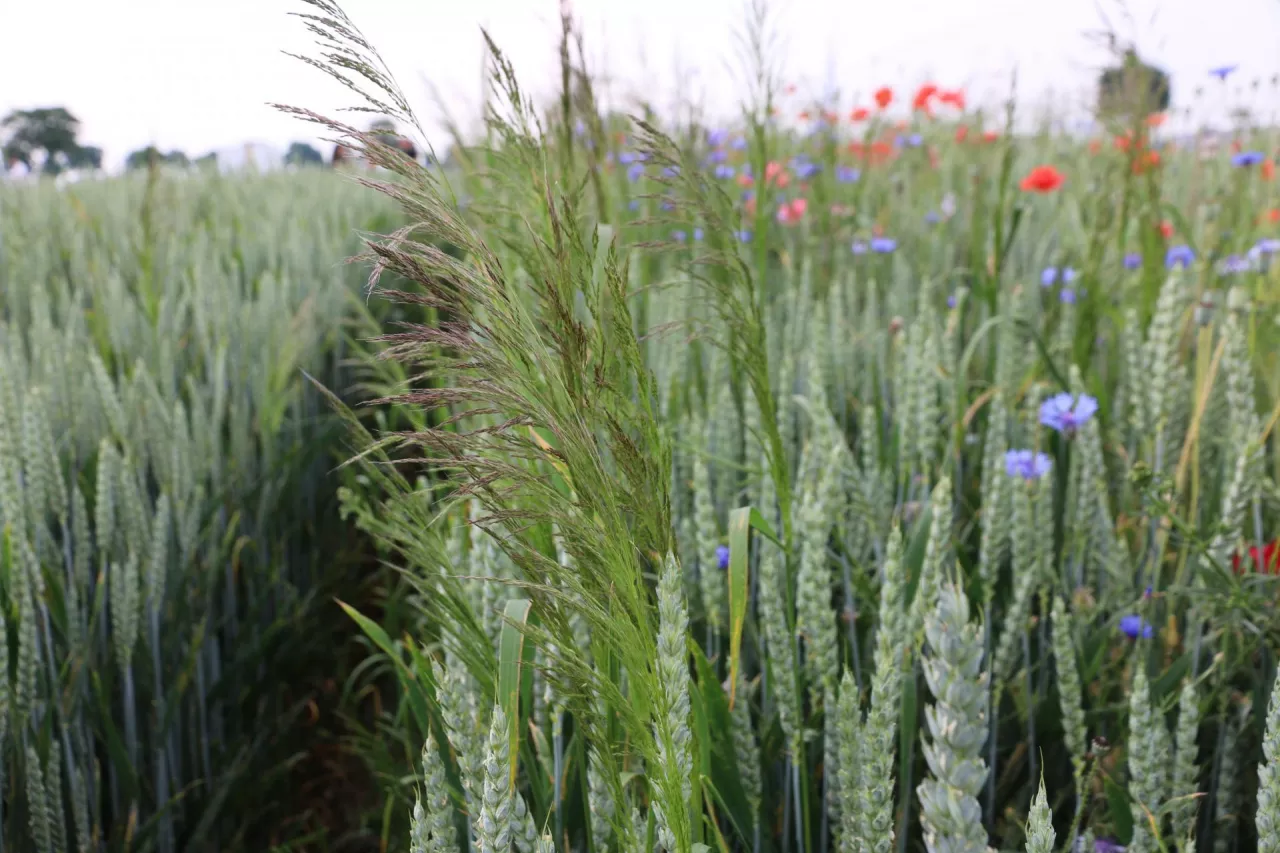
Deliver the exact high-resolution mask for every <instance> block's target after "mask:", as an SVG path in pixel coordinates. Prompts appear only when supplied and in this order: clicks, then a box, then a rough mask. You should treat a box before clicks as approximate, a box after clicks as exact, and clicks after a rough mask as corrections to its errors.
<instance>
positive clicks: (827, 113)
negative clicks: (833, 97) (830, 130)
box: [822, 110, 840, 124]
mask: <svg viewBox="0 0 1280 853" xmlns="http://www.w3.org/2000/svg"><path fill="white" fill-rule="evenodd" d="M822 120H823V121H825V122H827V123H828V124H835V123H836V122H838V121H839V120H840V116H838V115H836V114H835V113H833V112H832V111H831V110H823V112H822Z"/></svg>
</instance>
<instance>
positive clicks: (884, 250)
mask: <svg viewBox="0 0 1280 853" xmlns="http://www.w3.org/2000/svg"><path fill="white" fill-rule="evenodd" d="M896 248H898V241H897V240H895V239H893V238H892V237H872V238H871V251H873V252H876V253H877V254H881V255H887V254H889V253H890V252H892V251H893V250H894V249H896Z"/></svg>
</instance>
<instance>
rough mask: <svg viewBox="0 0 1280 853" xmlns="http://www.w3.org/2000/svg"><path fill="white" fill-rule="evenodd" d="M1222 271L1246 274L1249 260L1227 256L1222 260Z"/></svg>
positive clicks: (1237, 256) (1236, 256)
mask: <svg viewBox="0 0 1280 853" xmlns="http://www.w3.org/2000/svg"><path fill="white" fill-rule="evenodd" d="M1222 271H1223V272H1224V273H1239V272H1248V271H1249V259H1248V258H1242V257H1240V256H1239V255H1228V256H1227V257H1225V258H1223V260H1222Z"/></svg>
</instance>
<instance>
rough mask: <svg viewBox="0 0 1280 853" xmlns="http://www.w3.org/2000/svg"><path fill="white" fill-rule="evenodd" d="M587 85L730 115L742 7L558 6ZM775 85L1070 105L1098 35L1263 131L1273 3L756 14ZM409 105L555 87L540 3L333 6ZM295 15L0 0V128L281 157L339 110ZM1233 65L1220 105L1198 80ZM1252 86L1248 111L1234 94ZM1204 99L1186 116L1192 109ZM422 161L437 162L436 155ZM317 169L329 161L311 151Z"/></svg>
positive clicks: (231, 5) (1099, 59)
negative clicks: (578, 30)
mask: <svg viewBox="0 0 1280 853" xmlns="http://www.w3.org/2000/svg"><path fill="white" fill-rule="evenodd" d="M572 2H573V8H574V11H575V13H576V14H577V15H578V17H579V18H580V19H581V20H582V21H583V22H584V24H585V30H586V33H587V43H588V50H589V52H590V53H591V54H592V55H593V57H594V61H595V63H596V65H597V68H600V69H602V70H605V71H607V72H608V73H609V74H610V75H611V76H612V77H613V78H614V79H616V80H617V81H618V82H617V84H616V86H615V91H616V92H617V93H618V94H620V95H625V94H627V93H629V92H643V93H644V94H646V95H647V96H648V97H650V98H651V99H653V100H655V101H656V102H657V103H658V104H659V105H662V104H669V103H671V102H672V101H673V99H674V97H675V93H676V88H677V87H676V80H677V79H678V75H677V69H684V73H685V74H686V75H691V81H692V82H691V88H692V89H693V90H694V91H695V92H696V93H697V96H698V99H699V100H701V101H703V102H704V103H706V104H707V105H708V107H709V109H711V110H712V111H717V112H720V113H722V114H725V115H729V114H731V113H732V110H733V107H734V104H735V98H736V95H737V92H739V91H740V88H739V87H737V86H736V85H735V84H734V82H733V77H732V76H731V73H730V68H732V67H733V66H735V64H736V62H735V44H736V41H735V39H736V38H737V36H738V34H740V32H741V30H742V26H743V20H744V9H745V2H744V0H625V2H624V0H572ZM771 5H772V8H773V18H774V21H775V26H776V29H777V32H778V35H779V36H780V38H781V41H782V44H783V45H784V48H785V49H784V50H783V51H782V58H783V60H784V61H783V68H784V78H785V79H786V80H787V81H789V82H794V83H796V84H797V85H798V86H799V87H800V91H801V92H809V93H812V94H813V95H818V94H820V93H821V92H822V91H823V90H824V89H825V88H826V87H827V85H828V84H829V83H834V84H836V85H837V86H838V87H839V89H840V90H841V91H842V92H843V93H844V97H843V103H844V106H845V107H848V106H851V105H852V103H853V101H854V100H855V98H856V97H857V96H858V95H861V98H862V99H864V100H865V99H866V93H867V92H869V91H870V90H872V89H874V88H875V87H876V86H878V85H880V84H890V85H893V86H895V87H897V88H898V89H899V90H900V91H905V90H907V89H910V88H912V87H914V86H915V85H917V84H919V83H920V82H921V81H923V80H925V79H930V80H933V81H936V82H937V83H938V84H940V85H943V86H951V85H965V86H966V87H967V88H968V90H969V93H970V99H971V101H979V102H983V101H985V102H988V103H993V104H994V103H996V102H997V101H998V100H999V98H1000V97H1001V96H1002V95H1003V93H1005V92H1007V91H1008V85H1009V84H1008V81H1009V75H1010V73H1011V72H1012V71H1014V70H1015V69H1016V70H1017V72H1018V81H1019V82H1018V87H1019V92H1020V93H1021V94H1022V96H1023V100H1024V101H1026V102H1028V103H1035V104H1042V105H1043V104H1053V105H1057V106H1061V105H1064V104H1071V103H1076V104H1079V103H1081V102H1082V101H1083V100H1084V99H1085V98H1086V97H1087V96H1088V94H1089V93H1090V92H1091V91H1092V87H1093V80H1094V78H1095V75H1096V73H1097V69H1098V68H1099V67H1100V66H1101V65H1103V64H1105V63H1106V61H1107V58H1106V55H1105V53H1103V52H1101V51H1100V50H1099V49H1098V48H1097V47H1096V46H1095V44H1094V43H1093V42H1092V41H1091V40H1090V39H1089V38H1088V37H1087V35H1086V34H1087V33H1088V32H1090V31H1096V30H1099V29H1102V28H1104V27H1105V26H1106V23H1107V21H1109V22H1110V24H1111V26H1112V27H1113V28H1114V29H1115V30H1117V31H1118V33H1119V34H1120V36H1121V37H1122V38H1123V39H1126V40H1132V41H1134V42H1135V43H1136V44H1137V45H1138V48H1139V51H1140V52H1141V53H1142V54H1143V56H1144V57H1145V58H1147V59H1148V60H1150V61H1153V62H1155V63H1156V64H1159V65H1161V66H1162V67H1164V68H1166V69H1167V70H1168V71H1169V72H1170V73H1171V75H1172V77H1173V84H1174V101H1175V107H1193V108H1194V109H1195V110H1196V111H1197V115H1198V116H1203V117H1207V118H1210V119H1212V118H1219V119H1220V118H1221V116H1223V115H1225V105H1226V103H1227V102H1229V101H1233V102H1237V103H1238V102H1246V103H1248V104H1249V105H1251V106H1252V107H1253V108H1254V109H1255V111H1256V112H1258V113H1259V114H1261V115H1262V116H1264V117H1266V118H1268V119H1270V118H1274V116H1275V115H1276V114H1278V113H1280V93H1277V90H1276V88H1275V87H1274V85H1273V84H1272V82H1271V78H1272V76H1273V75H1275V74H1277V73H1280V0H1127V2H1124V3H1119V2H1117V0H789V2H788V0H773V2H772V4H771ZM343 6H344V8H345V9H346V11H347V13H348V14H349V15H350V16H351V17H352V19H353V20H354V21H355V22H356V24H357V25H358V26H359V27H360V28H361V29H362V30H363V31H364V33H365V34H366V36H368V37H369V39H370V40H371V41H372V42H373V43H374V44H375V45H376V46H377V47H378V48H379V50H380V51H381V52H382V54H383V57H384V58H385V59H386V60H387V62H388V64H389V65H390V66H391V69H392V71H393V72H394V73H395V75H396V77H397V79H398V80H399V82H400V84H401V86H402V88H404V90H405V91H406V92H407V93H408V95H409V96H410V99H411V100H412V101H414V103H415V104H416V105H419V109H418V112H419V115H420V117H421V118H422V119H423V121H424V124H425V125H426V127H427V130H428V133H429V134H433V133H435V129H436V128H438V127H439V125H438V123H436V118H437V116H438V111H437V109H436V108H435V107H434V106H433V104H432V100H431V97H430V96H429V94H428V93H429V86H428V81H429V82H430V84H432V85H434V86H435V87H437V88H438V89H439V90H440V91H442V92H443V93H444V95H445V97H446V99H447V101H448V103H449V106H450V109H451V110H453V111H454V112H455V113H456V114H457V115H458V116H459V117H461V118H462V119H464V120H467V119H473V118H474V116H475V113H476V108H475V107H476V104H477V102H478V100H479V94H480V85H481V61H482V59H481V57H482V53H481V38H480V27H481V26H482V25H483V26H487V27H488V28H489V29H490V32H491V33H492V34H493V36H494V38H495V40H496V41H497V42H498V44H499V45H500V46H501V47H502V48H503V50H504V51H505V52H506V53H507V54H508V55H509V56H510V57H511V58H512V60H513V62H514V63H515V66H516V70H517V72H518V74H519V75H520V77H521V80H522V82H523V84H524V86H525V88H526V89H529V90H531V91H533V92H535V93H550V92H553V91H554V86H555V84H556V63H557V57H556V51H555V41H556V31H557V27H558V23H557V8H558V7H557V3H556V0H466V2H461V0H345V2H344V4H343ZM306 8H307V7H306V6H305V5H304V4H303V3H302V2H301V0H214V2H198V0H116V2H102V0H43V2H35V1H34V0H0V115H2V114H4V113H7V112H8V111H9V110H11V109H14V108H28V107H35V106H52V105H65V106H67V107H68V108H70V109H71V111H72V112H73V113H74V114H75V115H77V116H78V117H79V118H80V119H81V122H82V124H83V132H82V137H83V141H84V142H86V143H89V144H97V145H100V146H102V147H103V148H104V149H105V151H106V159H107V161H108V164H112V163H118V162H120V160H121V159H122V158H123V157H124V155H125V154H127V153H128V152H129V151H130V150H132V149H134V148H138V147H141V146H144V145H147V144H149V143H155V144H157V145H158V146H160V147H161V148H162V149H165V150H168V149H174V148H177V149H182V150H184V151H186V152H187V153H189V154H192V155H196V154H200V153H203V152H204V151H208V150H212V149H226V148H228V147H233V146H237V145H239V144H240V143H243V142H245V141H250V140H252V141H258V142H264V143H268V144H270V145H273V146H279V147H283V146H285V145H287V143H288V142H289V141H291V140H294V139H303V140H311V139H314V138H315V136H316V135H317V133H316V131H315V129H313V128H312V127H310V126H308V125H305V124H302V123H301V122H299V121H297V120H296V119H292V118H289V117H287V116H283V115H281V114H279V113H276V112H275V111H273V110H272V109H271V108H270V107H268V106H266V104H267V103H268V102H272V101H278V102H284V103H289V104H295V105H300V106H306V107H310V108H312V109H316V110H318V111H320V112H325V111H331V110H334V109H335V108H338V107H342V106H345V105H348V104H350V103H352V99H351V98H350V97H349V96H348V94H347V93H346V91H345V90H343V89H342V88H341V87H340V86H338V85H337V84H336V83H335V82H333V81H331V80H329V79H328V78H326V77H325V76H324V75H322V74H321V73H320V72H318V71H315V70H314V69H311V68H308V67H306V66H305V65H303V64H302V63H300V62H299V61H297V60H295V59H292V58H290V57H288V56H285V55H284V54H283V53H282V51H284V50H292V51H295V52H304V53H306V52H309V51H310V49H311V41H310V36H309V34H307V33H306V32H305V30H304V29H303V26H302V24H301V22H300V21H299V20H298V19H296V18H294V17H292V16H290V15H289V14H288V13H289V12H292V11H303V10H305V9H306ZM1226 64H1238V65H1239V66H1240V70H1239V72H1238V73H1237V74H1236V75H1235V76H1233V77H1232V78H1231V82H1230V85H1229V86H1228V87H1226V91H1224V90H1223V87H1222V86H1221V85H1220V84H1217V81H1216V80H1213V79H1212V78H1210V77H1209V76H1208V74H1207V69H1209V68H1211V67H1214V66H1219V65H1226ZM1254 80H1261V81H1262V82H1261V85H1260V87H1259V88H1258V89H1257V90H1256V91H1255V90H1253V89H1252V87H1251V84H1252V82H1253V81H1254ZM1201 87H1203V88H1204V89H1205V93H1204V95H1203V96H1202V97H1200V98H1197V96H1196V93H1195V90H1196V89H1197V88H1201ZM433 141H436V142H441V141H442V140H440V139H439V138H436V139H434V140H433ZM326 153H327V151H326Z"/></svg>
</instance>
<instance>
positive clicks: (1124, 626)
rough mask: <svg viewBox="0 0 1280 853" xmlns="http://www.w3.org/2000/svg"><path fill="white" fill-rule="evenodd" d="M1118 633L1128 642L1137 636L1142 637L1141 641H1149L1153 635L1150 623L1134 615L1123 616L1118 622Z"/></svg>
mask: <svg viewBox="0 0 1280 853" xmlns="http://www.w3.org/2000/svg"><path fill="white" fill-rule="evenodd" d="M1120 631H1121V633H1123V634H1124V635H1125V636H1126V637H1128V638H1129V639H1130V640H1136V639H1138V635H1139V634H1141V635H1142V639H1144V640H1149V639H1151V636H1152V635H1153V634H1154V633H1155V631H1154V630H1153V629H1152V627H1151V623H1150V622H1148V621H1147V620H1146V619H1143V618H1142V617H1141V616H1139V615H1137V614H1136V613H1135V614H1132V615H1129V616H1125V617H1123V618H1122V619H1121V620H1120Z"/></svg>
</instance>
